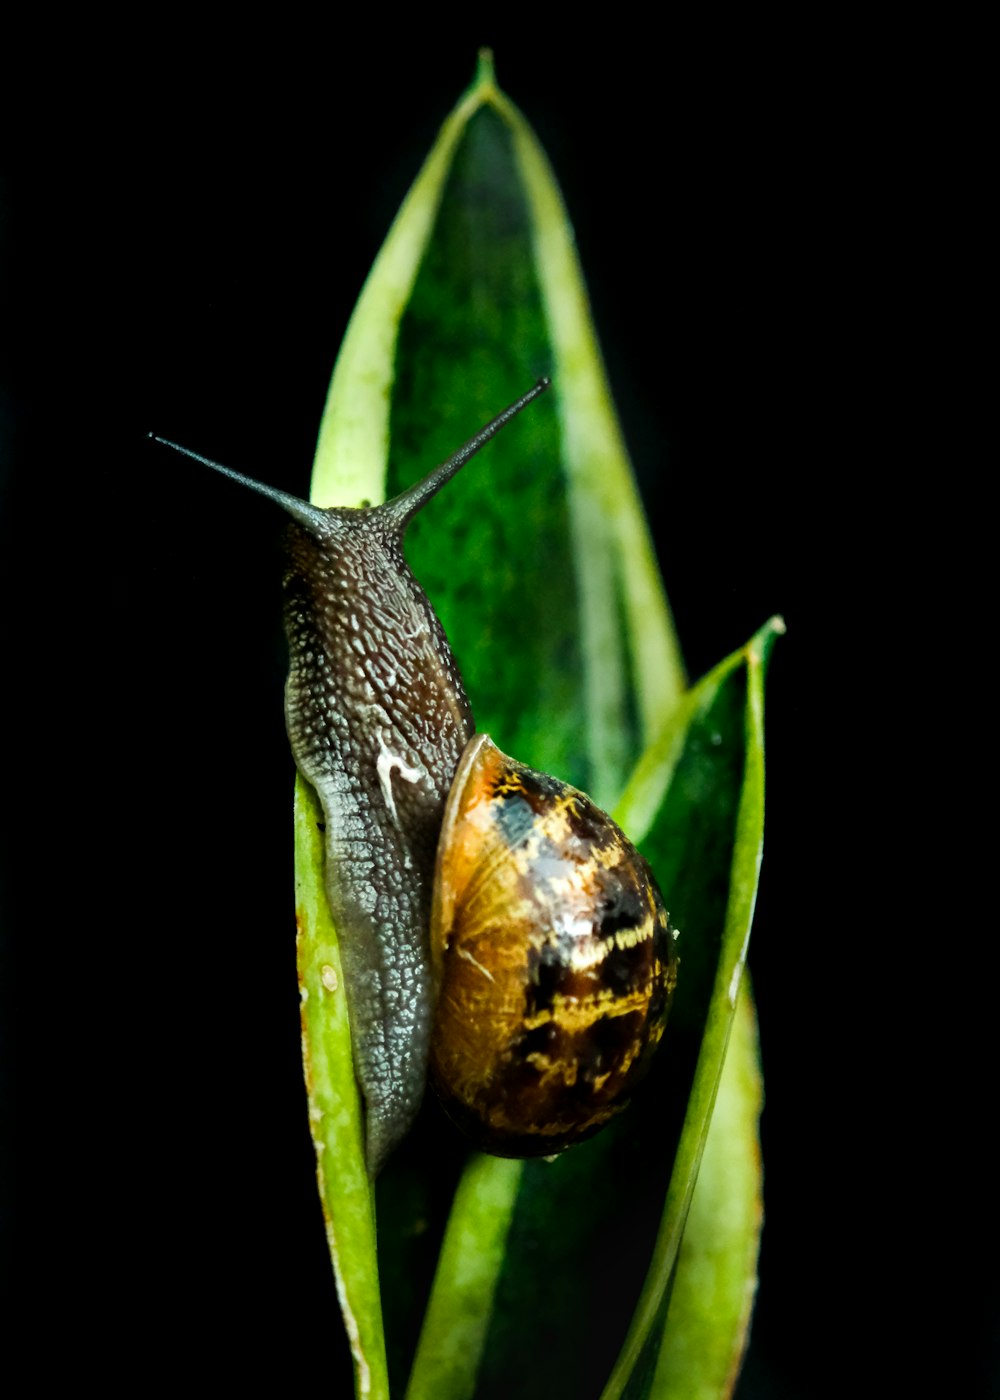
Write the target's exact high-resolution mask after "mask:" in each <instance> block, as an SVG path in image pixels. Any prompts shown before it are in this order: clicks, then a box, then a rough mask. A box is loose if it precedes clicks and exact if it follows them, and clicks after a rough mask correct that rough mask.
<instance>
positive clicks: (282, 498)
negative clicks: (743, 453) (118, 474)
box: [156, 380, 676, 1176]
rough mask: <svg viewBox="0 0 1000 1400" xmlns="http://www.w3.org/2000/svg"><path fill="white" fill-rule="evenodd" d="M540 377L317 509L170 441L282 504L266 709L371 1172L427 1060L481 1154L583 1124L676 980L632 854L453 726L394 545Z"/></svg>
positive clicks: (656, 908)
mask: <svg viewBox="0 0 1000 1400" xmlns="http://www.w3.org/2000/svg"><path fill="white" fill-rule="evenodd" d="M548 382H549V381H548V380H540V381H539V383H538V384H536V385H535V387H534V388H533V389H531V390H530V391H529V392H528V393H527V394H525V395H523V396H522V398H520V399H519V400H518V401H517V402H516V403H514V404H512V405H511V406H510V407H509V408H508V409H505V410H504V412H503V413H501V414H500V415H498V417H497V418H495V419H493V421H492V422H491V423H489V424H487V425H486V427H485V428H483V429H482V430H481V431H480V432H479V433H477V434H476V435H475V437H473V438H471V439H470V440H469V441H468V442H467V443H466V444H465V445H464V446H463V447H461V448H460V449H459V451H458V452H456V453H455V454H454V456H453V457H450V458H449V459H448V461H447V462H444V463H442V465H441V466H439V467H438V468H436V470H435V471H433V472H432V473H431V474H430V475H429V476H428V477H427V478H425V479H424V480H423V481H422V482H419V483H418V484H417V485H416V486H414V487H412V488H410V490H408V491H405V492H403V493H402V495H400V496H397V497H396V498H395V499H393V500H391V501H387V502H386V503H385V504H384V505H380V506H376V507H365V508H361V509H351V508H346V507H336V508H330V509H326V510H323V509H320V508H319V507H317V506H314V505H311V504H310V503H309V502H307V501H301V500H299V499H298V498H297V497H294V496H289V495H287V494H286V493H285V492H282V491H277V490H274V489H273V488H271V487H267V486H262V485H261V484H260V483H259V482H256V481H253V480H252V479H251V478H249V477H245V476H242V475H241V474H240V473H238V472H234V471H231V470H230V469H229V468H227V467H220V466H219V464H218V463H216V462H212V461H210V460H209V459H208V458H205V457H201V456H199V454H197V453H194V452H190V451H188V449H186V448H179V449H178V450H179V451H182V452H184V453H186V455H188V456H191V457H195V458H196V459H197V460H198V461H201V462H203V463H205V464H206V465H207V466H211V467H213V468H215V469H216V470H218V471H221V472H223V473H224V474H225V475H227V476H229V477H232V478H233V479H235V480H237V481H239V482H240V483H242V484H243V485H246V486H249V487H251V488H252V489H253V490H255V491H258V492H260V493H261V494H263V495H265V496H268V497H269V498H270V499H271V500H274V501H276V502H278V504H280V505H282V506H283V507H284V508H285V510H286V511H287V512H288V513H289V514H290V515H291V517H292V523H291V524H290V525H289V527H288V532H287V550H288V568H287V570H286V574H285V625H286V631H287V633H288V645H289V653H290V669H289V677H288V684H287V687H286V692H285V714H286V720H287V726H288V735H289V740H290V743H291V747H292V754H293V756H294V758H295V762H296V764H297V766H298V768H299V771H300V772H301V773H302V775H303V777H304V778H305V779H306V781H307V782H309V783H310V784H311V785H312V786H313V788H314V789H315V791H316V794H317V797H318V798H319V801H320V805H321V806H322V809H323V814H324V825H325V845H326V860H325V881H324V883H325V888H326V894H327V899H328V902H329V905H330V911H331V914H332V915H333V921H334V926H335V927H336V929H337V934H338V938H339V943H340V951H341V958H342V961H343V967H344V983H345V989H346V993H347V1004H348V1012H349V1017H350V1022H351V1038H352V1045H353V1052H354V1062H355V1070H356V1073H357V1076H358V1082H359V1085H360V1087H361V1091H362V1094H363V1096H364V1099H365V1113H366V1144H365V1149H366V1156H367V1163H368V1170H369V1173H370V1174H371V1175H372V1176H375V1174H376V1173H377V1172H378V1170H379V1168H380V1166H381V1165H382V1163H383V1162H384V1160H385V1158H386V1157H387V1155H388V1154H389V1152H390V1151H391V1150H392V1148H393V1147H394V1146H395V1145H396V1143H397V1142H398V1141H399V1140H400V1138H401V1137H402V1136H403V1135H404V1134H405V1133H406V1131H407V1130H408V1128H409V1127H410V1124H411V1123H412V1121H413V1118H414V1117H415V1116H416V1113H417V1110H418V1108H419V1107H420V1102H421V1099H422V1096H423V1092H424V1084H425V1081H426V1079H427V1073H428V1062H430V1065H431V1072H432V1079H433V1082H434V1084H435V1087H436V1089H437V1091H438V1094H439V1095H440V1097H441V1099H442V1102H443V1103H444V1104H445V1106H446V1108H447V1110H448V1112H449V1113H450V1114H451V1115H452V1117H453V1118H455V1119H456V1121H458V1122H459V1123H460V1124H461V1126H462V1127H463V1128H465V1130H466V1131H467V1132H469V1133H470V1135H471V1136H472V1137H473V1138H474V1139H475V1140H476V1141H477V1142H478V1143H479V1144H480V1145H481V1146H483V1147H485V1148H487V1149H488V1150H490V1151H493V1152H496V1153H499V1154H501V1155H508V1156H520V1155H524V1156H529V1155H534V1154H537V1153H545V1154H547V1153H551V1152H555V1151H558V1150H559V1149H560V1148H562V1147H565V1146H567V1145H568V1144H569V1143H571V1142H574V1141H577V1140H578V1139H579V1138H581V1137H586V1136H587V1135H588V1134H589V1133H591V1132H594V1131H595V1130H596V1129H597V1128H598V1127H600V1125H601V1124H602V1123H603V1122H604V1121H606V1119H607V1118H608V1117H609V1116H610V1115H611V1114H612V1113H614V1112H616V1111H617V1109H618V1108H619V1107H621V1105H622V1104H623V1103H624V1101H625V1097H626V1096H627V1094H628V1092H629V1091H630V1090H631V1088H632V1087H633V1086H634V1084H635V1082H636V1079H637V1078H638V1076H639V1074H640V1073H641V1072H642V1069H643V1068H644V1067H645V1065H646V1063H647V1062H648V1058H649V1054H650V1052H651V1051H652V1049H653V1048H654V1047H655V1045H656V1043H657V1041H658V1040H659V1038H660V1036H661V1034H662V1031H663V1023H664V1020H665V1018H666V1013H667V1008H668V1005H669V1001H670V995H671V992H672V989H673V984H674V980H675V977H676V961H675V959H674V952H673V938H672V936H671V935H670V934H669V933H668V929H667V916H666V913H665V911H664V908H663V901H662V899H661V898H660V894H659V891H658V890H657V888H656V883H655V881H654V880H653V877H652V874H651V872H650V870H649V867H648V865H647V864H646V862H645V861H644V860H643V859H642V857H641V856H640V855H639V854H638V852H636V851H635V849H634V848H633V847H632V846H631V845H630V844H629V843H628V841H627V840H626V838H625V837H624V836H623V834H622V833H621V831H620V830H619V829H618V827H616V826H615V825H614V823H613V822H612V821H611V820H610V818H609V817H606V816H605V815H604V813H602V812H600V811H599V810H598V809H597V808H596V807H595V806H594V805H593V803H592V802H591V801H590V799H589V798H587V797H585V796H584V795H583V794H582V793H579V792H577V791H576V789H575V788H571V787H568V786H566V785H565V784H563V783H559V782H558V781H557V780H556V779H554V778H548V777H545V776H544V775H542V774H539V773H534V772H533V771H532V770H531V769H529V768H526V767H524V766H523V765H521V764H517V763H515V762H514V761H513V760H511V759H507V758H505V757H504V756H503V755H502V754H500V752H499V750H497V749H496V748H495V747H494V746H493V745H492V744H491V743H490V741H489V740H488V739H485V738H484V737H483V736H476V735H475V725H474V723H473V718H472V710H471V708H470V706H469V702H468V699H467V698H466V694H465V690H464V687H463V685H462V679H461V676H460V674H459V671H458V667H457V666H456V664H455V661H454V658H453V656H452V653H451V649H450V647H449V645H448V641H447V638H446V637H445V635H444V631H443V629H442V627H441V624H440V622H439V621H438V618H437V616H436V615H435V613H434V610H433V608H432V607H431V604H430V602H429V600H428V598H427V595H426V594H425V593H424V591H423V589H422V588H421V587H420V584H419V583H418V582H417V580H416V579H415V578H414V576H413V574H412V573H411V572H410V569H409V566H408V565H407V563H406V560H405V558H404V556H403V537H404V534H405V531H406V527H407V525H408V524H409V522H410V520H411V519H412V518H413V516H414V515H415V514H416V512H417V511H418V510H420V509H422V507H423V506H424V505H425V504H426V503H427V501H428V500H430V499H431V498H432V497H433V495H434V494H435V493H436V492H437V491H438V490H439V489H440V487H441V486H442V485H443V484H444V483H445V482H446V481H448V480H450V478H451V477H452V476H453V475H454V474H455V472H456V471H458V470H459V468H460V467H461V466H462V465H464V463H465V462H466V461H467V460H468V459H469V458H470V457H471V456H472V455H473V454H474V453H475V452H477V451H478V450H479V448H480V447H482V446H483V445H484V444H485V443H486V442H487V441H488V440H489V439H490V438H491V437H492V436H493V435H494V433H496V432H497V431H499V429H500V428H501V427H502V426H503V425H504V424H505V423H507V422H508V421H509V420H510V418H512V417H513V416H514V414H516V413H518V412H519V411H520V410H521V409H522V408H523V407H524V406H525V405H526V404H527V403H529V402H530V401H531V400H532V399H534V398H535V397H537V395H538V394H540V393H541V392H542V391H543V390H544V389H545V388H547V387H548ZM156 440H157V441H159V442H163V443H164V444H165V445H166V446H169V447H175V448H176V447H177V444H176V443H170V442H167V441H166V439H163V438H159V439H156ZM432 894H433V906H434V915H433V926H434V933H433V937H432V935H431V924H432ZM435 1006H436V1010H435ZM432 1030H433V1047H432Z"/></svg>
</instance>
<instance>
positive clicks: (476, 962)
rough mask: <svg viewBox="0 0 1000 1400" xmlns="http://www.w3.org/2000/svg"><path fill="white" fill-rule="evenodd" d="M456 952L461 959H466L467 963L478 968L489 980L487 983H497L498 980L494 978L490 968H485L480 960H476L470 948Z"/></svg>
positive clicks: (458, 949)
mask: <svg viewBox="0 0 1000 1400" xmlns="http://www.w3.org/2000/svg"><path fill="white" fill-rule="evenodd" d="M455 952H456V953H457V954H458V956H459V957H460V958H464V959H465V961H466V962H469V963H471V964H472V966H473V967H477V968H478V969H479V971H480V972H481V973H482V974H483V976H484V977H485V978H486V979H487V981H489V982H495V981H496V978H495V977H494V976H493V973H492V972H491V971H490V970H489V968H488V967H484V966H483V964H482V963H481V962H480V961H479V960H478V958H474V957H473V956H472V954H471V953H470V952H469V950H468V948H456V949H455Z"/></svg>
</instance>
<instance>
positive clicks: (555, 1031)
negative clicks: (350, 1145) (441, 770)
mask: <svg viewBox="0 0 1000 1400" xmlns="http://www.w3.org/2000/svg"><path fill="white" fill-rule="evenodd" d="M431 958H432V964H433V970H434V977H435V983H436V988H437V1007H436V1013H435V1024H434V1032H433V1036H432V1041H431V1081H432V1083H433V1084H434V1086H435V1089H436V1090H437V1092H438V1095H439V1097H440V1099H441V1101H442V1103H443V1104H444V1107H445V1109H446V1111H447V1112H448V1113H449V1115H450V1116H451V1117H452V1118H453V1119H454V1120H455V1122H456V1123H457V1124H458V1125H459V1126H460V1127H461V1128H462V1129H463V1131H465V1132H466V1133H467V1134H469V1135H470V1136H471V1137H472V1138H473V1139H474V1140H475V1141H476V1142H477V1143H478V1145H479V1146H480V1147H482V1148H483V1149H485V1150H487V1151H489V1152H493V1153H497V1154H499V1155H501V1156H512V1157H514V1156H516V1157H523V1156H538V1155H547V1154H549V1153H553V1152H558V1151H560V1150H561V1149H562V1148H564V1147H566V1146H568V1145H570V1144H571V1143H573V1142H576V1141H579V1140H580V1139H582V1138H585V1137H588V1136H589V1135H590V1134H591V1133H593V1132H596V1130H597V1129H598V1128H599V1127H600V1126H601V1125H602V1124H603V1123H605V1122H606V1121H607V1120H608V1118H610V1117H611V1116H612V1115H613V1114H614V1113H616V1112H617V1111H618V1110H619V1109H620V1108H621V1107H623V1106H624V1104H625V1102H626V1101H627V1099H628V1095H629V1093H630V1091H631V1089H632V1088H633V1087H634V1085H635V1083H636V1081H637V1080H638V1079H639V1078H640V1077H641V1075H642V1073H643V1071H644V1069H645V1068H646V1065H647V1062H648V1060H649V1058H650V1055H651V1052H652V1051H653V1049H654V1048H655V1047H656V1044H657V1042H658V1041H659V1039H660V1037H661V1035H662V1034H663V1027H664V1024H665V1021H666V1017H667V1012H668V1010H669V1005H670V999H671V996H672V993H673V988H674V984H675V982H676V973H677V958H676V954H675V948H674V935H673V934H672V932H671V930H670V928H669V925H668V920H667V912H666V910H665V908H664V906H663V900H662V898H661V896H660V893H659V890H658V889H657V886H656V882H655V880H654V879H653V876H652V873H651V871H650V869H649V866H648V865H647V863H646V861H645V860H644V859H643V858H642V856H640V855H639V853H638V852H637V851H636V850H635V848H634V847H633V846H632V845H631V843H630V842H629V841H628V839H627V837H625V836H624V834H623V833H622V832H621V830H620V829H619V828H618V827H617V826H616V825H615V824H614V822H612V821H611V819H610V818H609V817H608V816H606V815H605V813H603V812H602V811H600V809H599V808H597V807H596V806H595V805H594V804H593V802H591V801H590V799H589V798H588V797H586V796H585V795H584V794H583V793H581V792H578V791H577V790H576V789H575V788H572V787H569V786H567V785H566V784H564V783H560V782H558V781H557V780H556V779H554V778H551V777H548V776H546V775H545V774H542V773H537V772H535V771H534V770H533V769H531V768H528V767H526V766H525V765H524V764H521V763H517V762H516V761H515V760H513V759H510V758H508V757H506V755H504V754H502V753H501V752H500V751H499V749H497V748H496V747H495V745H494V744H493V743H492V742H491V741H490V740H489V739H488V738H486V737H485V736H484V735H478V736H477V737H476V738H475V739H473V740H472V741H471V743H470V744H469V746H468V748H467V749H466V752H465V755H464V756H463V759H462V763H461V765H460V767H459V769H458V773H457V774H456V778H455V782H454V784H453V787H452V791H451V795H450V797H449V803H448V808H447V811H446V815H445V821H444V826H443V829H442V834H441V842H440V845H439V847H438V861H437V879H436V882H435V895H434V909H433V916H432V924H431Z"/></svg>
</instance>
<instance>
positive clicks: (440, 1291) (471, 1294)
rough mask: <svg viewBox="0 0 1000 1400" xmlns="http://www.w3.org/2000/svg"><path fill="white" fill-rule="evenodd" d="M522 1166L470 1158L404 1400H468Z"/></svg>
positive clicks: (485, 1158)
mask: <svg viewBox="0 0 1000 1400" xmlns="http://www.w3.org/2000/svg"><path fill="white" fill-rule="evenodd" d="M523 1169H524V1164H523V1162H510V1161H501V1160H500V1159H499V1158H497V1157H484V1156H482V1155H480V1154H479V1153H475V1154H474V1155H473V1156H472V1157H470V1159H469V1162H468V1165H467V1167H466V1169H465V1172H464V1174H463V1176H462V1180H461V1182H460V1183H459V1186H458V1190H457V1191H456V1192H455V1200H454V1204H453V1205H452V1209H451V1215H450V1217H449V1221H448V1228H447V1231H446V1233H445V1237H444V1243H443V1244H442V1246H441V1255H440V1259H439V1262H438V1270H437V1277H436V1279H435V1285H434V1291H433V1293H432V1294H431V1300H430V1304H429V1306H428V1309H427V1314H426V1316H425V1318H424V1326H423V1330H422V1332H421V1334H420V1345H419V1347H418V1349H417V1355H416V1358H415V1360H414V1363H413V1371H412V1373H411V1375H410V1384H409V1387H408V1389H407V1392H406V1393H407V1398H408V1400H432V1397H440V1396H456V1395H471V1394H472V1393H473V1391H474V1388H475V1379H476V1372H477V1370H478V1368H479V1358H480V1356H481V1355H482V1350H483V1345H484V1342H485V1340H486V1331H487V1327H488V1325H489V1318H490V1314H491V1312H492V1309H493V1295H494V1293H495V1292H496V1286H497V1280H498V1278H499V1275H500V1270H501V1267H502V1264H503V1255H504V1250H505V1248H506V1245H507V1232H508V1231H509V1229H510V1222H511V1218H512V1215H513V1211H514V1204H515V1202H516V1200H517V1193H518V1189H519V1187H520V1184H521V1174H522V1171H523Z"/></svg>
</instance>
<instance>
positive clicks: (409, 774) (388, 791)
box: [375, 731, 423, 826]
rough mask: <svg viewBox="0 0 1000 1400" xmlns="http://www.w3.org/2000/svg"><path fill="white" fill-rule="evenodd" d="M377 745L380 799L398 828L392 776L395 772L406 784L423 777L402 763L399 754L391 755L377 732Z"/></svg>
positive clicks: (417, 781) (381, 735) (417, 771)
mask: <svg viewBox="0 0 1000 1400" xmlns="http://www.w3.org/2000/svg"><path fill="white" fill-rule="evenodd" d="M378 744H379V756H378V759H377V760H376V763H375V768H376V771H377V773H378V780H379V785H380V787H381V788H382V797H383V798H384V800H385V805H386V807H388V809H389V815H390V816H391V817H392V820H393V821H394V822H395V824H396V825H397V826H399V816H398V815H397V812H396V799H395V798H394V797H393V795H392V775H393V773H394V772H396V773H398V774H399V776H400V777H401V778H403V779H404V780H405V781H406V782H408V783H419V781H420V779H421V778H422V777H423V773H422V772H421V771H420V769H419V768H411V767H410V765H409V764H408V763H404V762H403V760H402V759H401V758H400V757H399V754H395V753H393V752H392V751H391V749H390V748H389V747H388V745H387V744H386V742H385V737H384V735H383V734H382V733H381V731H379V736H378Z"/></svg>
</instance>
